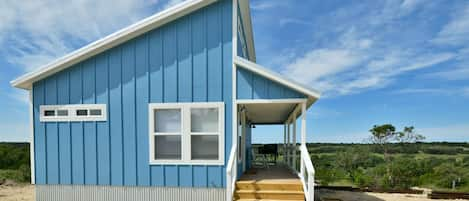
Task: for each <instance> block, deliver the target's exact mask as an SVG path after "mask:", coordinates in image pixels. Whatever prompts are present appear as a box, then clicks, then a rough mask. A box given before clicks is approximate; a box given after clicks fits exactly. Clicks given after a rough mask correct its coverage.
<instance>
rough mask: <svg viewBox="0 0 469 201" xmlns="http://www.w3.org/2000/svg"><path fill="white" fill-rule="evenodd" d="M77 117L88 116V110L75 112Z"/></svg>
mask: <svg viewBox="0 0 469 201" xmlns="http://www.w3.org/2000/svg"><path fill="white" fill-rule="evenodd" d="M77 116H88V110H77Z"/></svg>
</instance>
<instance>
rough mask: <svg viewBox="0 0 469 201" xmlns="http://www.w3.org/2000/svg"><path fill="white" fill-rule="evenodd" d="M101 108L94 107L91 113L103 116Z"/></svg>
mask: <svg viewBox="0 0 469 201" xmlns="http://www.w3.org/2000/svg"><path fill="white" fill-rule="evenodd" d="M101 113H102V112H101V110H100V109H92V110H90V115H91V116H101Z"/></svg>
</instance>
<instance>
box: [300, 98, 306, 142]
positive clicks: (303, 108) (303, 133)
mask: <svg viewBox="0 0 469 201" xmlns="http://www.w3.org/2000/svg"><path fill="white" fill-rule="evenodd" d="M301 144H304V145H306V102H303V103H302V104H301Z"/></svg>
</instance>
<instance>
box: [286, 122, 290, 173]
mask: <svg viewBox="0 0 469 201" xmlns="http://www.w3.org/2000/svg"><path fill="white" fill-rule="evenodd" d="M286 151H287V165H288V166H290V122H288V121H287V149H286Z"/></svg>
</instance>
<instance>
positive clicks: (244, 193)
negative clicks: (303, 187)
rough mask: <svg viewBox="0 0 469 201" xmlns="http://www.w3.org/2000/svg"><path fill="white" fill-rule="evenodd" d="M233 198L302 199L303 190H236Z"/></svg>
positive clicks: (303, 197)
mask: <svg viewBox="0 0 469 201" xmlns="http://www.w3.org/2000/svg"><path fill="white" fill-rule="evenodd" d="M235 199H271V200H304V199H305V196H304V193H303V191H286V190H236V192H235Z"/></svg>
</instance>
